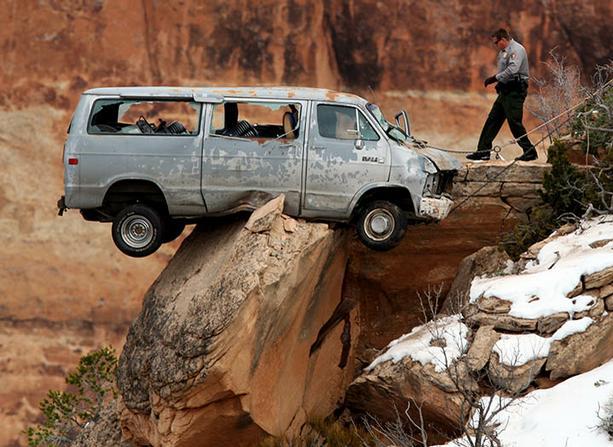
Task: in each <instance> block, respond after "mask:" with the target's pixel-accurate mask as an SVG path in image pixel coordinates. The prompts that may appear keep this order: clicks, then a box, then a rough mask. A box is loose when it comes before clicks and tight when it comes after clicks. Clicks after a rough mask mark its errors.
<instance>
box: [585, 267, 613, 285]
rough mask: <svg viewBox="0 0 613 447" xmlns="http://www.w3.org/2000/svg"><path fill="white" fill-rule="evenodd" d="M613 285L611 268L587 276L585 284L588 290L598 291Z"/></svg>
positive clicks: (612, 269)
mask: <svg viewBox="0 0 613 447" xmlns="http://www.w3.org/2000/svg"><path fill="white" fill-rule="evenodd" d="M611 283H613V267H609V268H607V269H604V270H602V271H600V272H596V273H592V274H591V275H586V277H585V278H584V279H583V284H584V287H585V288H586V289H597V288H599V287H603V286H606V285H608V284H611Z"/></svg>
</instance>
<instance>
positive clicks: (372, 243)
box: [356, 200, 408, 251]
mask: <svg viewBox="0 0 613 447" xmlns="http://www.w3.org/2000/svg"><path fill="white" fill-rule="evenodd" d="M407 223H408V219H407V215H406V213H405V212H404V211H403V210H402V209H401V208H400V207H399V206H398V205H396V204H394V203H392V202H388V201H387V200H376V201H374V202H371V203H369V204H368V205H366V206H365V207H363V208H362V209H361V210H360V211H359V212H358V215H357V221H356V224H357V232H358V236H359V238H360V240H361V241H362V243H363V244H364V245H366V246H367V247H368V248H370V249H372V250H378V251H387V250H391V249H392V248H394V247H396V246H397V245H398V244H399V243H400V241H402V238H403V237H404V233H405V232H406V229H407Z"/></svg>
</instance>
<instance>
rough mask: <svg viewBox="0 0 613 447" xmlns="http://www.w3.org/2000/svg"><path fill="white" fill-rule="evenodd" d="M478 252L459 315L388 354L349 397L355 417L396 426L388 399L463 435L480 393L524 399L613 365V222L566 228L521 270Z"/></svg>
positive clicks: (460, 292) (465, 279)
mask: <svg viewBox="0 0 613 447" xmlns="http://www.w3.org/2000/svg"><path fill="white" fill-rule="evenodd" d="M477 254H480V256H481V257H482V259H481V260H480V262H479V263H476V262H475V256H474V255H473V256H470V257H469V258H467V259H466V262H464V263H463V264H464V267H465V268H464V269H463V271H462V272H461V274H460V275H459V276H458V280H457V281H456V282H455V284H454V287H455V292H456V293H457V296H459V297H460V298H465V299H466V301H464V302H463V310H462V314H461V315H460V314H455V315H453V316H447V317H443V318H438V319H435V320H434V321H430V322H428V323H427V324H425V325H423V326H418V327H416V328H414V329H413V330H412V332H410V333H409V334H407V335H404V336H402V337H401V338H399V339H397V340H394V341H393V342H391V343H390V344H389V345H388V346H387V348H386V349H385V350H384V351H381V352H380V353H379V354H380V355H379V356H378V357H377V358H376V359H375V360H374V361H373V362H372V363H371V364H370V365H369V366H368V368H366V369H365V371H364V372H363V373H362V374H361V375H360V376H359V377H358V378H357V379H356V380H355V381H354V382H353V383H352V384H351V386H350V387H349V389H348V391H347V398H346V404H347V405H348V407H349V408H350V409H351V410H352V411H353V412H354V413H356V414H363V413H368V414H370V415H376V416H377V417H379V418H381V419H384V420H395V418H396V417H397V415H396V413H395V412H393V411H391V410H390V408H389V406H385V405H382V401H385V402H392V403H394V404H395V405H397V407H398V409H399V410H404V409H405V408H406V407H407V404H410V414H411V415H412V417H413V419H414V420H417V419H415V418H416V417H418V416H419V415H418V414H417V413H416V409H417V408H421V409H422V414H423V416H424V417H425V419H426V426H427V427H430V426H431V425H436V426H437V428H438V429H439V430H440V427H441V426H442V427H448V429H450V430H451V429H452V428H453V427H455V428H456V429H457V428H458V427H460V426H461V424H463V423H464V422H466V421H467V420H468V418H469V417H470V411H469V410H470V405H467V404H466V401H465V399H466V398H467V396H473V395H475V394H474V393H475V392H476V391H477V390H478V388H477V385H479V386H480V387H481V392H482V393H485V394H493V393H495V392H503V393H504V395H505V396H517V395H518V394H519V393H522V392H524V391H525V390H526V389H527V388H528V387H530V386H536V387H541V386H550V385H551V384H552V383H555V382H556V381H559V380H560V379H565V378H568V377H571V376H574V375H577V374H581V373H584V372H587V371H590V370H592V369H594V368H596V367H598V366H600V365H602V364H604V363H606V362H607V361H609V360H610V359H611V358H613V345H611V340H612V339H613V318H612V317H611V313H610V311H611V310H612V309H613V307H611V301H613V298H612V297H613V220H611V218H610V217H609V218H604V219H594V220H591V221H588V222H585V223H582V224H581V225H579V226H575V225H573V226H570V225H569V226H567V227H563V228H562V229H560V230H559V231H558V232H557V233H555V234H554V235H552V236H551V237H550V238H548V239H546V240H544V241H542V242H539V243H538V244H535V245H534V246H533V247H531V248H530V249H529V250H528V251H527V252H526V253H524V255H523V256H522V259H520V261H518V262H517V263H515V264H513V263H512V262H509V260H505V259H504V257H502V258H501V256H500V254H499V253H498V251H497V250H495V249H493V247H492V248H488V249H483V250H481V251H480V252H478V253H477ZM501 261H503V262H501ZM480 265H489V266H496V265H497V266H498V267H499V269H497V270H495V271H491V270H490V271H487V270H486V269H483V268H482V267H480ZM453 298H456V297H455V296H454V297H453ZM458 304H460V305H462V300H460V302H459V303H458ZM458 328H459V329H458ZM401 414H402V413H401Z"/></svg>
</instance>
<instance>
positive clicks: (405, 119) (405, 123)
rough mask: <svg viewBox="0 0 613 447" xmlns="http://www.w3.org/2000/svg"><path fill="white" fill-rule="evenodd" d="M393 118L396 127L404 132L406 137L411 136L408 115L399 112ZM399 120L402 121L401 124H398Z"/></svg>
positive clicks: (402, 111)
mask: <svg viewBox="0 0 613 447" xmlns="http://www.w3.org/2000/svg"><path fill="white" fill-rule="evenodd" d="M395 118H396V125H397V126H398V127H400V128H401V129H402V130H404V133H406V134H407V135H408V136H411V121H410V120H409V114H408V113H407V112H406V111H404V110H401V111H400V112H398V113H397V114H396V116H395ZM401 119H402V121H403V123H402V124H401V123H400V121H401Z"/></svg>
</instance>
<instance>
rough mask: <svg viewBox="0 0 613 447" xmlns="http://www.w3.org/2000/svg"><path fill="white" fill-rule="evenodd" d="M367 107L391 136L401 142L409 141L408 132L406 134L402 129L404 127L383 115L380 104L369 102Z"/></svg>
mask: <svg viewBox="0 0 613 447" xmlns="http://www.w3.org/2000/svg"><path fill="white" fill-rule="evenodd" d="M366 108H367V109H368V111H369V112H370V113H371V115H372V116H374V117H375V119H376V120H377V122H378V123H379V125H380V126H381V127H382V128H383V130H384V131H385V133H386V134H387V135H388V136H389V137H390V138H392V139H393V140H396V141H398V142H400V143H404V142H405V141H407V138H408V136H407V134H405V133H404V132H403V131H402V129H400V128H399V127H398V126H394V125H393V124H392V123H390V122H389V121H388V120H386V119H385V117H384V116H383V112H382V111H381V109H380V108H379V106H378V105H376V104H372V103H368V104H366Z"/></svg>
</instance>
